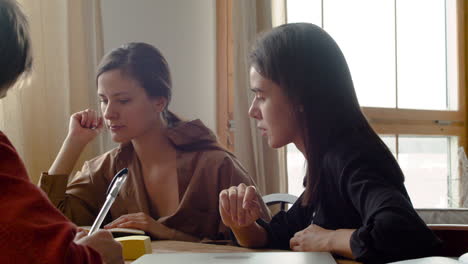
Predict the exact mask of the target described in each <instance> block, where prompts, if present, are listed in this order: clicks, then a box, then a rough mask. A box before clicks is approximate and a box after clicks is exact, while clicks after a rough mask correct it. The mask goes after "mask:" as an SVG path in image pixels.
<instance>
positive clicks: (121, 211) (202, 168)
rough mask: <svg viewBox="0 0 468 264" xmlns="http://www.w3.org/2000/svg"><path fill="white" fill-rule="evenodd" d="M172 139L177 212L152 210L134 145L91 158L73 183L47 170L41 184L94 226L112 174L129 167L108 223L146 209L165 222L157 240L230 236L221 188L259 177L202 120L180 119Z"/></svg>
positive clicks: (75, 217)
mask: <svg viewBox="0 0 468 264" xmlns="http://www.w3.org/2000/svg"><path fill="white" fill-rule="evenodd" d="M168 137H169V139H170V141H171V142H172V144H173V145H174V147H175V149H176V153H177V154H176V155H177V177H178V186H179V201H180V203H179V206H178V208H177V210H176V212H175V213H174V214H172V215H169V216H165V217H159V216H158V215H155V213H154V212H156V210H155V209H154V208H151V205H152V204H153V203H151V202H150V201H149V199H150V198H149V195H148V193H147V191H146V188H145V186H144V184H143V178H142V171H141V164H140V162H139V160H138V157H137V155H136V153H135V151H134V149H133V146H132V144H131V143H126V144H122V145H121V146H120V147H118V148H115V149H113V150H111V151H109V152H107V153H105V154H102V155H100V156H98V157H96V158H94V159H92V160H89V161H87V162H85V163H84V165H83V168H82V169H81V171H79V172H78V173H77V174H76V175H75V176H74V178H73V180H72V181H71V182H70V184H68V186H67V181H68V177H67V175H49V174H47V173H43V174H42V175H41V179H40V180H39V186H40V187H41V188H42V189H43V190H44V192H45V193H46V194H47V195H48V196H49V198H50V200H51V201H52V203H54V205H55V206H57V208H58V209H59V210H60V211H62V213H63V214H65V216H67V217H68V218H69V219H70V220H71V221H73V222H74V223H75V224H77V225H79V226H89V225H92V223H93V221H94V220H95V218H96V216H97V214H98V212H99V210H100V208H101V206H102V205H103V203H104V201H105V198H106V197H105V195H106V190H107V188H108V186H109V184H110V182H111V180H112V177H113V176H114V175H115V174H116V173H117V172H118V171H119V170H121V169H123V168H128V169H129V175H128V179H127V182H126V184H125V185H124V186H123V187H122V189H121V190H120V194H119V196H118V197H117V198H116V200H115V202H114V204H113V205H112V207H111V209H110V212H109V214H108V217H107V218H106V220H105V222H104V223H109V222H111V221H113V220H115V219H117V218H119V217H120V216H121V215H125V214H131V213H139V212H143V213H145V214H147V215H149V216H151V217H153V218H154V219H155V220H157V222H158V223H160V224H161V225H159V228H160V229H161V230H158V232H157V233H158V234H160V235H159V236H158V237H156V239H169V240H184V241H199V240H202V239H211V240H215V239H228V238H229V237H228V229H227V228H226V227H225V226H224V225H223V223H222V221H221V217H220V215H219V210H218V197H219V192H220V191H221V190H223V189H227V188H229V187H230V186H234V185H238V184H240V183H245V184H246V185H252V184H254V182H253V180H252V179H251V178H250V177H249V176H247V172H246V171H245V170H244V168H243V167H242V165H241V164H240V163H239V161H238V160H237V159H236V157H235V156H234V155H233V154H231V153H230V152H228V151H226V150H225V149H224V148H222V147H221V146H220V145H219V144H218V143H217V140H216V136H215V135H214V134H213V132H211V131H210V130H209V129H208V128H207V127H206V126H204V125H203V123H202V122H201V121H200V120H195V121H191V122H180V123H179V124H177V125H176V126H175V127H173V128H169V129H168ZM155 147H156V146H155ZM259 200H260V201H261V199H259ZM263 208H264V216H263V217H262V218H264V219H265V220H267V221H268V220H269V212H268V210H267V209H266V207H265V206H264V205H263Z"/></svg>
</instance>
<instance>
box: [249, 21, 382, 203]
mask: <svg viewBox="0 0 468 264" xmlns="http://www.w3.org/2000/svg"><path fill="white" fill-rule="evenodd" d="M250 65H251V67H254V68H255V69H256V70H257V71H258V72H259V73H260V74H261V75H262V76H263V77H265V78H267V79H270V80H272V81H273V82H275V83H276V84H278V85H279V86H280V87H281V89H282V91H283V92H284V94H285V95H286V96H287V98H288V99H289V100H290V103H292V104H293V105H295V106H297V107H296V111H295V115H296V117H297V120H298V122H299V125H300V127H301V128H302V131H301V133H302V135H303V136H304V147H305V153H304V155H305V158H306V160H307V173H306V175H305V178H304V186H305V187H306V189H305V192H304V194H303V197H302V205H304V206H305V205H307V204H313V203H315V201H317V199H318V198H319V197H318V195H319V194H318V193H319V191H320V189H321V188H320V187H321V186H320V185H321V181H322V179H321V177H322V175H323V174H322V169H323V158H324V157H325V155H326V154H327V150H328V149H329V148H330V147H331V145H332V144H333V143H334V142H335V141H337V140H338V139H340V138H342V137H343V136H344V135H349V134H353V133H354V134H359V135H360V138H366V141H367V144H369V142H370V144H372V145H376V146H379V148H380V146H383V149H385V151H386V152H388V153H390V152H389V150H388V148H387V147H386V146H385V144H384V143H383V142H382V140H381V139H380V138H379V136H378V135H377V134H376V133H375V132H374V130H373V129H372V128H371V126H370V125H369V123H368V122H367V120H366V118H365V117H364V115H363V113H362V112H361V108H360V106H359V103H358V100H357V97H356V93H355V91H354V85H353V81H352V79H351V74H350V71H349V68H348V65H347V63H346V60H345V58H344V55H343V53H342V52H341V50H340V48H339V47H338V45H337V44H336V42H335V41H334V40H333V39H332V38H331V37H330V35H328V34H327V33H326V32H325V31H324V30H323V29H321V28H320V27H318V26H316V25H313V24H309V23H294V24H285V25H282V26H279V27H276V28H274V29H272V30H271V31H269V32H266V33H264V34H263V35H261V36H260V37H259V38H258V39H257V41H256V43H255V44H254V46H253V49H252V51H251V53H250ZM299 109H300V110H299ZM390 156H391V154H390Z"/></svg>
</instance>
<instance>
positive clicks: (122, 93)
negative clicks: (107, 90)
mask: <svg viewBox="0 0 468 264" xmlns="http://www.w3.org/2000/svg"><path fill="white" fill-rule="evenodd" d="M119 95H130V94H129V93H128V92H118V93H115V94H112V95H111V97H117V96H119ZM98 96H100V97H106V95H104V94H101V93H98Z"/></svg>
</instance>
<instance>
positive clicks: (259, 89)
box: [250, 88, 265, 93]
mask: <svg viewBox="0 0 468 264" xmlns="http://www.w3.org/2000/svg"><path fill="white" fill-rule="evenodd" d="M250 91H252V92H254V93H261V92H265V90H263V89H261V88H250Z"/></svg>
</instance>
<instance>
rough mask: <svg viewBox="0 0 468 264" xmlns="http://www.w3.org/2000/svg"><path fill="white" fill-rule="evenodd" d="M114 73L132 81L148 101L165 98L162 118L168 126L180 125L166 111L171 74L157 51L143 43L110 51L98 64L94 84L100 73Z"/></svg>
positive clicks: (169, 97)
mask: <svg viewBox="0 0 468 264" xmlns="http://www.w3.org/2000/svg"><path fill="white" fill-rule="evenodd" d="M116 69H118V70H121V71H122V73H123V74H127V75H128V76H129V77H131V78H132V79H134V80H136V81H137V82H138V83H139V84H140V85H141V86H142V87H143V88H144V89H145V91H146V94H147V95H148V96H149V97H151V98H156V97H161V96H162V97H165V98H167V105H166V108H165V109H164V111H163V117H164V119H165V120H166V121H167V123H168V125H169V126H173V125H175V124H176V123H177V122H179V121H180V118H179V117H177V116H176V115H175V114H173V113H172V112H170V111H169V110H168V109H167V107H168V105H169V103H170V101H171V97H172V90H171V89H172V81H171V73H170V71H169V65H168V64H167V61H166V59H165V58H164V56H163V55H162V54H161V52H160V51H159V50H158V49H157V48H155V47H153V46H152V45H150V44H146V43H137V42H132V43H127V44H125V45H123V46H121V47H120V48H117V49H114V50H112V51H111V52H109V53H108V54H106V55H105V56H104V58H103V59H102V61H101V63H100V64H99V67H98V70H97V74H96V80H97V79H98V78H99V76H100V75H101V74H103V73H104V72H108V71H111V70H116Z"/></svg>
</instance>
